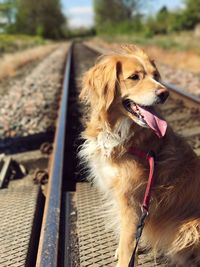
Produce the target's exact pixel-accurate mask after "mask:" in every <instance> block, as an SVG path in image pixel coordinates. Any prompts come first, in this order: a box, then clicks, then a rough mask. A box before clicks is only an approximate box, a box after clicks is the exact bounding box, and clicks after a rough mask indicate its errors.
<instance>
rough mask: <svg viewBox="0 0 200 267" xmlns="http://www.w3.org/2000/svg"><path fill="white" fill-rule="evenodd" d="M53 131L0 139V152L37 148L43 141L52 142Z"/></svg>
mask: <svg viewBox="0 0 200 267" xmlns="http://www.w3.org/2000/svg"><path fill="white" fill-rule="evenodd" d="M53 139H54V131H48V132H43V133H37V134H33V135H28V136H23V137H21V136H18V137H12V138H11V137H9V138H4V139H0V153H5V154H16V153H20V152H26V151H31V150H36V149H39V148H40V146H41V144H42V143H44V142H50V143H52V142H53Z"/></svg>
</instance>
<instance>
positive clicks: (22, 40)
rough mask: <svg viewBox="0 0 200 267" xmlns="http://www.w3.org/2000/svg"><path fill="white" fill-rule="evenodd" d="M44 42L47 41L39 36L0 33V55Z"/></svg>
mask: <svg viewBox="0 0 200 267" xmlns="http://www.w3.org/2000/svg"><path fill="white" fill-rule="evenodd" d="M46 43H47V41H45V40H44V39H43V38H41V37H39V36H35V37H34V36H27V35H13V34H12V35H11V34H0V55H2V54H3V53H12V52H16V51H20V50H23V49H26V48H30V47H33V46H35V45H41V44H46Z"/></svg>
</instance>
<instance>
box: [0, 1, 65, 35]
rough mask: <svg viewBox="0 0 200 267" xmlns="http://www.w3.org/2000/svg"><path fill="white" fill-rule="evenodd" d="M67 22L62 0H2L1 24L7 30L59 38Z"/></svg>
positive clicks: (0, 3) (0, 4)
mask: <svg viewBox="0 0 200 267" xmlns="http://www.w3.org/2000/svg"><path fill="white" fill-rule="evenodd" d="M66 23H67V21H66V17H65V16H64V14H63V13H62V9H61V2H60V0H35V1H34V0H1V1H0V26H1V28H3V27H4V29H3V30H4V31H6V32H9V33H23V34H29V35H40V36H42V37H44V38H50V39H59V38H62V37H63V36H64V33H65V28H66Z"/></svg>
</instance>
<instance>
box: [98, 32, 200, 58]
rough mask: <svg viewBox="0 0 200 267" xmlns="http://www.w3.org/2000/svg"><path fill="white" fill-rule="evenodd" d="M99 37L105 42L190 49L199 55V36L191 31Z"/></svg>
mask: <svg viewBox="0 0 200 267" xmlns="http://www.w3.org/2000/svg"><path fill="white" fill-rule="evenodd" d="M101 37H102V38H103V39H105V40H106V41H107V42H119V43H123V42H124V43H135V44H138V45H141V46H158V47H161V48H162V49H165V50H169V49H170V50H174V51H189V50H191V51H194V52H196V53H197V54H199V55H200V46H199V43H200V37H194V33H193V32H191V31H185V32H179V33H171V34H157V35H154V36H152V37H151V38H149V37H146V36H144V35H143V34H131V35H127V34H125V35H115V36H109V35H102V36H101ZM191 40H192V42H191Z"/></svg>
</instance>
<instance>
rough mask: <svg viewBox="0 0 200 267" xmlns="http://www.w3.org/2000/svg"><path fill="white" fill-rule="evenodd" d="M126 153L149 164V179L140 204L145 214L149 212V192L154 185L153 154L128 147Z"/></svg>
mask: <svg viewBox="0 0 200 267" xmlns="http://www.w3.org/2000/svg"><path fill="white" fill-rule="evenodd" d="M128 152H129V153H130V154H132V155H134V156H137V157H138V158H142V159H146V160H148V162H149V178H148V182H147V186H146V190H145V194H144V198H143V202H142V206H141V207H142V209H143V210H145V211H146V212H147V213H148V212H149V204H150V200H151V191H152V187H153V184H154V175H153V174H154V167H155V153H154V152H153V151H149V152H148V153H146V152H144V151H142V150H140V149H138V148H136V147H130V148H129V149H128Z"/></svg>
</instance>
